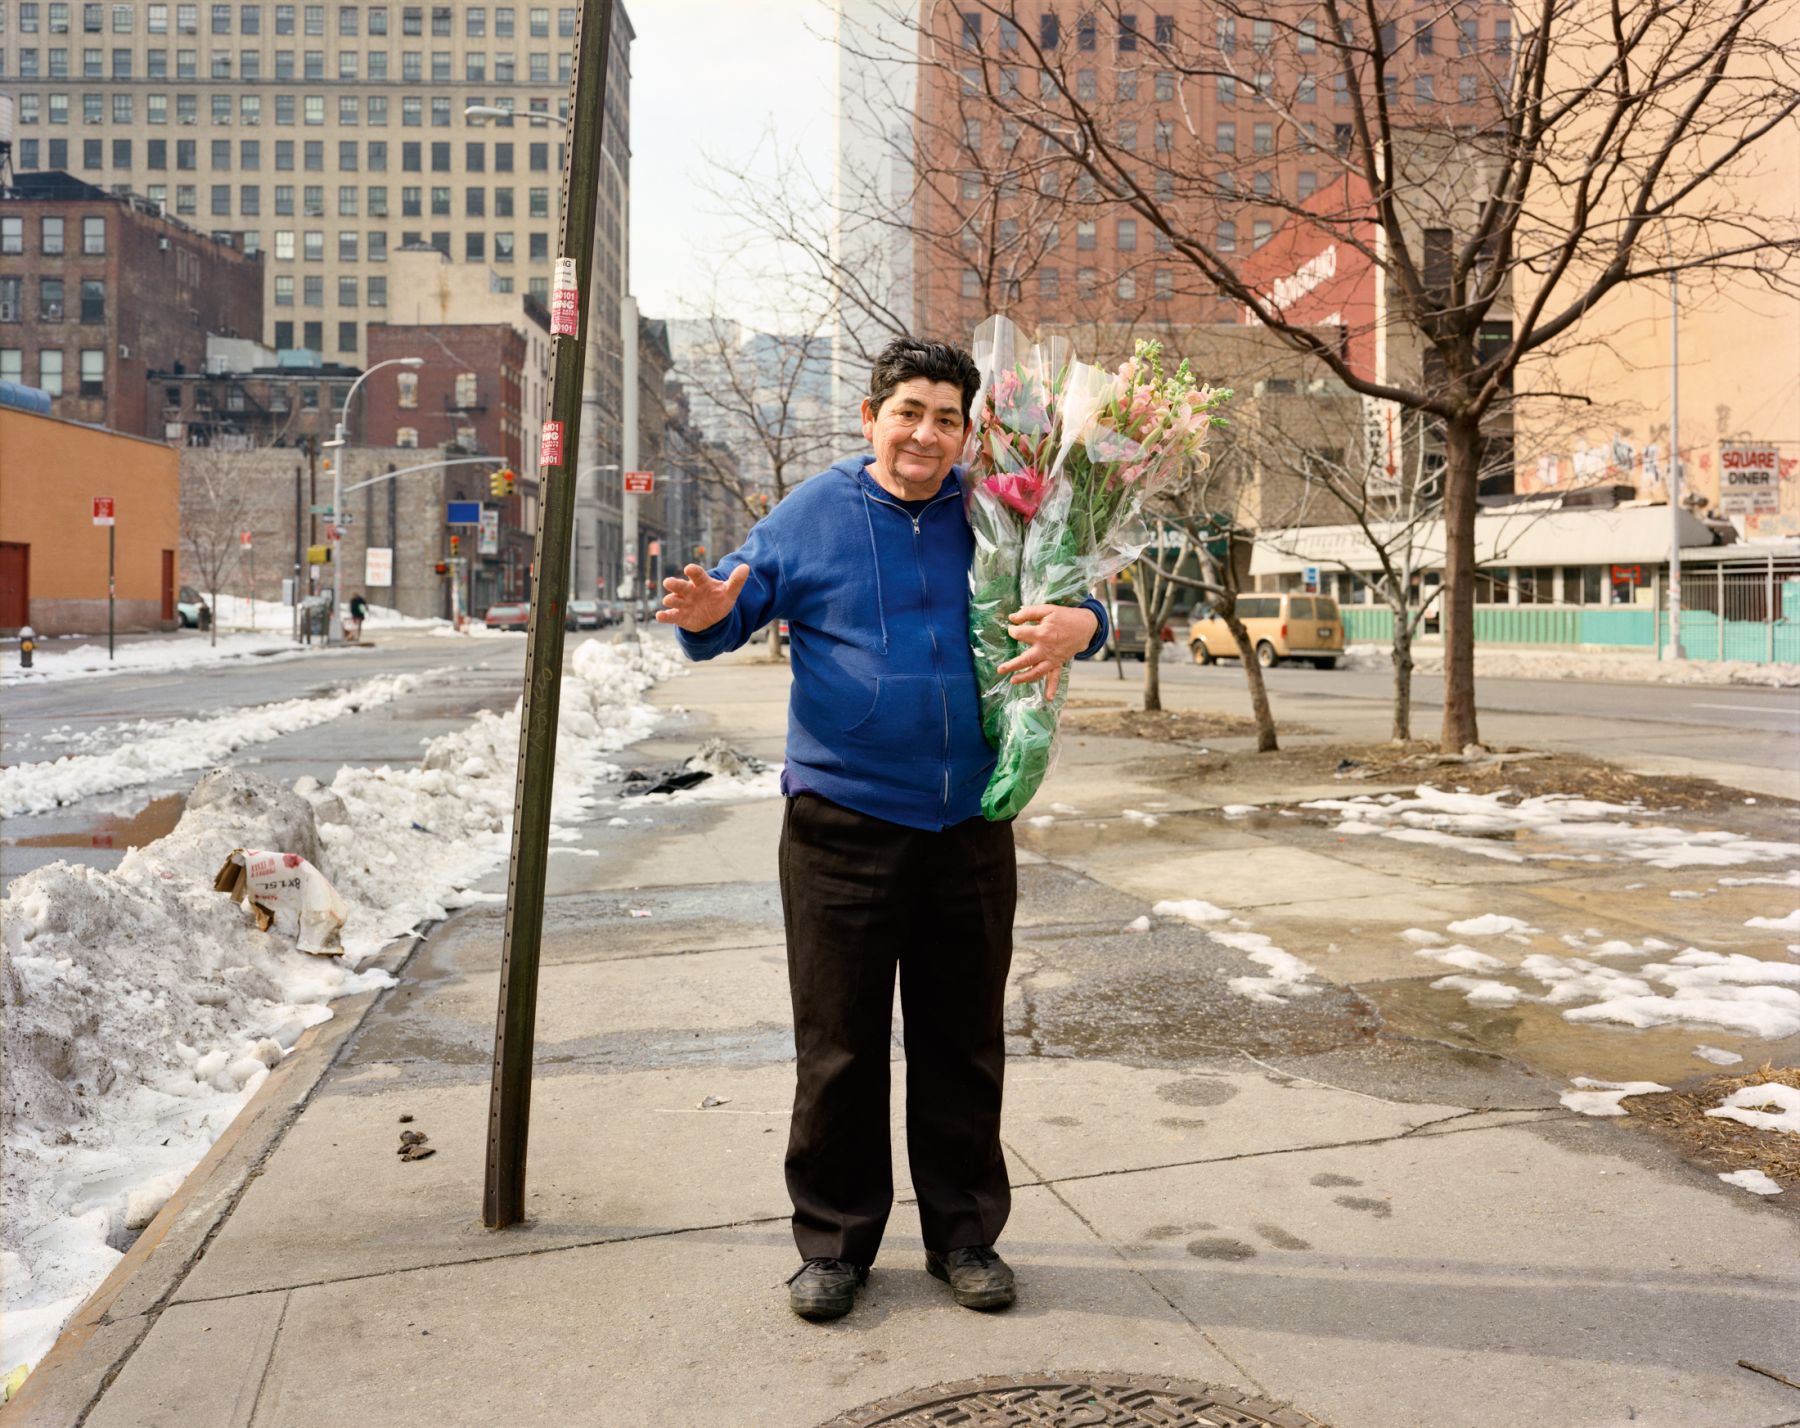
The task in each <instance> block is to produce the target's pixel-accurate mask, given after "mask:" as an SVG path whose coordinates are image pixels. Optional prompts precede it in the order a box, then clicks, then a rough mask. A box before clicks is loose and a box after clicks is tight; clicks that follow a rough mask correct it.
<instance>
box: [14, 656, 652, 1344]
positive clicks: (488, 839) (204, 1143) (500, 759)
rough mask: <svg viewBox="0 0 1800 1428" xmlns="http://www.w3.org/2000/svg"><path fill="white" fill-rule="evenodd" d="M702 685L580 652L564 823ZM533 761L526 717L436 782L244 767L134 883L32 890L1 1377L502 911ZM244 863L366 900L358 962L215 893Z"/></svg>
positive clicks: (564, 737)
mask: <svg viewBox="0 0 1800 1428" xmlns="http://www.w3.org/2000/svg"><path fill="white" fill-rule="evenodd" d="M681 667H682V666H681V662H680V661H679V660H678V659H677V658H676V657H675V655H674V654H673V652H672V651H670V650H668V649H667V648H665V647H664V646H663V645H662V644H661V643H660V642H657V643H652V642H646V643H645V644H644V645H643V646H642V647H641V648H640V647H637V646H632V645H609V644H603V643H601V642H598V641H590V642H586V643H584V644H582V645H581V646H579V647H578V648H577V649H576V650H575V652H574V654H573V656H572V657H571V659H570V661H569V669H568V672H567V674H566V676H565V678H564V681H563V686H562V698H561V710H560V716H559V737H558V748H557V772H558V778H557V780H556V791H555V801H554V804H553V817H555V818H556V819H558V820H560V821H564V822H566V821H569V820H572V819H573V818H575V817H576V816H578V815H579V814H581V813H583V812H584V811H585V810H586V809H588V807H589V806H590V804H591V803H592V801H593V795H592V793H591V789H592V788H593V786H594V785H595V783H597V782H598V781H599V780H601V779H602V778H612V777H616V776H617V774H618V772H619V770H618V769H617V768H616V766H614V765H613V764H611V763H610V762H608V760H607V758H606V755H607V754H609V753H611V752H613V751H615V750H617V749H620V748H623V747H624V746H625V745H627V744H629V743H630V742H632V741H633V740H635V739H638V738H641V737H643V736H644V735H645V734H647V733H648V732H650V730H651V729H652V727H653V726H654V724H655V722H656V719H657V711H655V710H654V709H652V708H651V707H650V706H649V705H648V704H647V703H646V702H645V701H644V700H643V698H642V694H643V692H644V691H645V690H646V689H648V688H649V687H650V686H651V685H652V684H654V683H655V682H656V681H657V680H659V679H662V678H666V677H668V676H671V675H673V674H675V673H677V672H678V671H680V669H681ZM518 743H519V710H518V707H517V706H516V705H515V707H514V708H513V709H512V710H511V711H509V712H508V713H506V714H493V713H484V714H482V715H479V716H478V717H477V718H476V719H475V720H474V721H473V722H472V723H471V724H469V725H468V726H466V727H464V728H463V729H460V730H457V731H455V732H453V733H450V734H447V735H444V736H442V737H440V738H438V739H435V740H433V741H432V742H431V743H430V744H429V745H428V746H427V747H426V750H425V754H424V758H423V761H422V763H421V764H420V765H419V766H417V767H409V768H401V769H395V768H389V767H382V768H375V769H367V768H345V769H341V770H340V771H339V772H338V774H337V776H336V777H335V778H334V779H333V781H332V783H331V784H330V786H329V787H321V786H320V785H319V784H318V783H317V781H316V780H312V779H302V780H300V782H299V783H298V784H297V785H296V787H295V789H294V790H293V791H291V792H290V791H287V790H280V789H277V788H275V787H274V786H273V785H269V784H267V782H266V781H261V780H256V779H255V777H254V776H246V775H241V774H235V773H232V772H230V771H220V773H218V774H216V775H209V777H208V779H205V780H202V784H201V786H200V787H197V788H196V790H195V795H194V796H193V797H192V798H190V800H189V805H188V809H187V811H186V813H184V815H183V817H182V820H181V822H180V823H178V824H177V825H176V827H175V829H174V831H172V832H171V833H170V834H168V835H167V836H166V837H164V838H160V839H158V840H156V841H155V842H153V843H151V844H148V845H146V846H145V847H142V848H136V849H132V850H131V851H130V852H128V853H127V854H126V855H125V857H124V859H123V860H122V861H121V862H120V864H119V866H118V867H117V868H115V869H113V870H111V871H109V872H101V871H98V870H95V869H93V868H88V867H82V866H77V865H73V864H69V863H52V864H49V865H48V866H45V867H41V868H37V869H34V870H33V871H32V872H30V873H27V874H25V875H24V876H23V877H21V878H18V879H17V880H15V881H14V882H13V883H12V885H11V887H10V889H9V891H8V894H7V897H6V899H5V901H4V904H0V934H3V936H4V947H5V953H6V965H5V968H4V982H3V984H0V990H3V992H4V1001H5V1016H4V1026H3V1028H0V1031H3V1035H4V1050H5V1059H6V1063H7V1066H8V1076H7V1080H6V1085H5V1089H4V1096H5V1101H4V1106H3V1109H4V1113H5V1121H6V1125H7V1141H6V1146H5V1150H6V1158H5V1164H4V1199H5V1203H6V1207H7V1210H6V1215H5V1220H4V1225H3V1226H0V1280H3V1281H4V1319H3V1320H0V1363H4V1364H5V1365H8V1366H10V1365H14V1364H20V1363H25V1364H30V1363H35V1362H36V1360H37V1359H38V1358H40V1357H41V1356H42V1355H43V1354H44V1353H45V1352H46V1351H47V1350H48V1349H49V1347H50V1345H51V1343H52V1342H54V1340H55V1337H56V1335H57V1333H58V1332H59V1331H60V1329H61V1327H62V1325H63V1324H64V1323H65V1322H66V1321H67V1319H68V1316H69V1315H70V1314H71V1313H73V1312H74V1310H75V1309H76V1308H77V1307H78V1306H79V1305H80V1304H81V1302H82V1301H83V1300H84V1299H85V1298H86V1296H87V1295H88V1294H90V1293H91V1292H92V1291H93V1289H94V1288H95V1286H96V1285H98V1283H99V1282H100V1281H101V1280H102V1279H103V1278H104V1277H105V1276H106V1275H107V1274H108V1273H109V1272H110V1271H111V1270H112V1268H113V1267H114V1265H116V1264H117V1263H118V1260H119V1258H120V1256H121V1254H122V1253H123V1251H124V1249H125V1248H126V1247H127V1246H128V1245H129V1244H130V1242H131V1240H132V1238H133V1237H134V1235H135V1233H136V1231H137V1230H139V1229H141V1228H142V1227H143V1226H144V1225H145V1224H147V1223H148V1222H149V1220H150V1219H151V1218H152V1217H153V1216H154V1215H155V1213H156V1212H157V1210H158V1209H159V1208H160V1207H161V1206H162V1204H163V1203H164V1201H165V1200H166V1199H167V1198H168V1196H169V1195H170V1194H171V1193H172V1192H173V1191H174V1189H175V1188H176V1187H177V1186H179V1184H180V1183H181V1181H182V1180H183V1178H184V1177H185V1176H186V1175H187V1174H188V1173H189V1172H190V1171H191V1170H192V1169H193V1167H194V1165H195V1164H196V1163H197V1162H198V1161H199V1160H200V1158H201V1156H202V1155H204V1154H205V1152H206V1150H207V1148H208V1147H209V1146H210V1145H211V1144H212V1143H213V1142H214V1141H215V1140H216V1139H217V1138H218V1136H219V1135H220V1134H221V1132H223V1130H224V1129H225V1127H226V1126H227V1125H228V1124H229V1123H230V1121H231V1119H232V1117H233V1116H235V1115H236V1114H237V1112H238V1111H239V1110H240V1109H241V1108H242V1106H243V1105H244V1103H245V1101H246V1100H247V1099H248V1098H249V1097H250V1096H252V1095H253V1094H254V1093H255V1091H256V1089H257V1087H259V1086H260V1085H261V1084H262V1081H263V1078H264V1077H266V1075H267V1074H268V1068H269V1067H270V1066H272V1065H274V1064H276V1063H277V1062H278V1061H279V1060H280V1058H281V1057H282V1055H283V1054H284V1053H285V1052H286V1051H287V1050H289V1049H291V1048H292V1046H293V1045H294V1043H295V1041H296V1040H297V1039H298V1038H299V1036H300V1034H301V1033H302V1032H303V1031H304V1030H305V1029H306V1028H307V1027H309V1026H313V1025H315V1024H317V1023H319V1022H321V1021H325V1020H327V1019H329V1017H330V1016H331V1011H330V1008H329V1005H328V1004H329V1003H330V1002H331V1001H332V1000H333V999H334V998H337V997H341V996H346V995H350V994H353V993H357V992H366V991H371V990H374V989H376V988H380V987H384V986H389V985H392V982H393V979H392V978H391V977H390V976H389V975H388V974H387V973H386V972H384V971H381V970H379V969H370V970H367V971H358V970H356V968H357V966H358V965H359V964H360V963H361V962H363V961H364V960H365V959H366V958H367V957H368V956H369V955H371V954H373V953H374V952H376V951H378V950H379V949H380V948H382V947H383V946H384V945H386V944H387V943H388V942H390V941H391V940H392V939H394V938H396V937H399V936H402V935H404V934H406V933H408V932H410V931H412V930H413V929H415V928H416V927H417V926H418V925H419V924H420V923H422V922H424V921H427V920H430V919H435V918H441V917H442V916H444V914H445V912H446V911H447V910H448V909H449V908H451V907H455V906H469V905H472V904H475V903H478V902H492V901H499V900H500V899H499V897H498V895H485V896H484V895H482V894H480V893H477V892H475V891H473V890H471V888H470V886H469V885H470V884H472V883H473V882H474V881H476V880H477V879H478V878H480V877H481V876H482V875H483V874H485V873H487V872H489V871H491V870H492V869H493V868H494V867H496V866H497V865H498V864H499V863H500V862H501V861H502V860H503V859H504V858H505V856H506V854H507V850H508V845H509V841H510V831H511V814H512V799H513V782H514V774H515V766H516V760H517V755H518ZM209 788H211V789H215V790H217V796H211V797H203V796H202V792H203V790H207V789H209ZM309 805H310V807H309ZM315 827H316V832H315V831H314V829H315ZM235 847H265V848H279V849H283V850H284V851H297V852H300V853H301V854H302V855H303V856H307V857H309V858H311V859H312V860H313V861H314V862H315V863H316V864H317V865H318V866H319V867H320V870H321V871H322V872H324V873H325V874H326V876H327V877H329V878H330V879H331V881H332V883H333V885H334V887H335V888H336V889H337V891H338V893H339V894H340V896H341V897H342V898H343V899H344V900H345V902H346V903H348V904H349V907H350V912H349V916H348V918H347V920H346V922H345V924H344V928H343V944H344V955H343V956H341V957H314V956H308V955H306V954H304V953H301V952H297V951H295V950H294V949H293V948H292V947H291V945H289V944H288V943H286V942H285V941H283V940H281V939H278V938H276V937H273V936H270V935H267V934H263V933H259V932H257V931H255V929H254V927H253V925H252V924H251V922H250V921H249V918H248V915H247V913H246V911H245V910H244V909H243V908H242V907H241V906H239V905H238V904H236V903H234V902H232V901H231V900H230V899H229V898H227V897H225V896H224V895H222V894H219V893H216V892H214V891H213V886H212V884H213V876H214V874H215V873H216V872H217V870H218V868H219V865H220V863H221V862H222V861H223V860H224V857H225V855H226V854H227V853H229V852H230V851H231V850H232V849H233V848H235Z"/></svg>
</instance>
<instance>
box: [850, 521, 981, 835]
mask: <svg viewBox="0 0 1800 1428" xmlns="http://www.w3.org/2000/svg"><path fill="white" fill-rule="evenodd" d="M864 494H867V493H866V492H865V493H864ZM957 494H959V493H958V492H955V491H950V492H946V493H945V494H944V495H942V496H939V497H937V498H936V499H934V500H933V501H932V502H931V503H930V505H927V506H926V507H925V509H924V510H922V511H920V512H919V513H918V515H914V514H913V513H912V512H911V511H909V510H907V509H906V507H905V506H902V505H899V504H897V503H896V502H893V501H888V500H884V499H883V498H882V497H880V496H870V497H869V499H870V500H872V501H874V502H875V503H876V504H877V505H881V506H891V507H892V508H893V509H894V510H896V511H898V512H900V514H901V515H903V516H905V517H906V518H907V519H908V520H909V521H911V522H912V528H913V565H914V566H915V567H916V568H917V570H918V572H919V604H920V607H921V608H922V609H924V610H925V611H926V618H925V633H926V634H927V635H929V636H930V637H931V664H932V668H933V669H935V670H936V671H937V687H938V703H939V705H940V706H941V707H942V709H943V714H944V750H943V755H942V757H941V759H940V761H939V762H940V765H941V767H942V771H943V784H942V791H941V793H940V794H939V796H938V822H939V823H940V824H941V823H942V822H943V821H944V819H945V817H946V816H947V815H948V814H949V812H950V694H949V691H948V690H946V689H945V688H944V659H943V651H942V650H940V649H939V648H938V637H937V626H936V625H935V624H934V623H933V622H932V620H931V616H930V609H931V587H930V586H929V585H928V584H927V583H926V580H925V556H924V554H923V552H922V551H921V549H920V545H919V542H920V540H921V539H922V533H921V532H920V530H919V521H920V519H921V517H923V516H924V515H925V513H926V512H927V511H929V510H930V509H931V508H932V506H936V505H938V504H940V503H941V502H944V501H948V500H950V499H952V498H953V497H955V496H956V495H957Z"/></svg>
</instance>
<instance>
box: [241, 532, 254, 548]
mask: <svg viewBox="0 0 1800 1428" xmlns="http://www.w3.org/2000/svg"><path fill="white" fill-rule="evenodd" d="M238 544H239V545H240V546H242V547H243V548H244V549H245V550H249V549H250V546H251V544H252V542H251V540H250V532H249V531H240V532H239V533H238Z"/></svg>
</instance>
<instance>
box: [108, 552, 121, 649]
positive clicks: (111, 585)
mask: <svg viewBox="0 0 1800 1428" xmlns="http://www.w3.org/2000/svg"><path fill="white" fill-rule="evenodd" d="M118 530H119V527H118V526H117V525H116V524H115V523H114V522H113V521H108V522H107V523H106V657H107V658H108V659H111V658H112V657H113V600H114V597H115V596H116V595H117V594H118V592H119V580H118V565H117V564H116V562H115V561H114V559H113V552H114V550H115V549H116V545H117V540H118Z"/></svg>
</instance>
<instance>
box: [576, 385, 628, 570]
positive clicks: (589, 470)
mask: <svg viewBox="0 0 1800 1428" xmlns="http://www.w3.org/2000/svg"><path fill="white" fill-rule="evenodd" d="M584 400H585V399H584ZM617 470H619V463H618V462H616V461H604V462H601V463H600V464H598V465H593V466H583V467H582V468H581V469H580V470H579V471H577V472H576V473H575V504H576V510H577V513H579V511H580V508H581V478H582V477H583V476H589V475H598V474H599V473H600V472H602V471H617ZM593 504H594V505H595V506H596V507H597V506H598V505H599V504H600V503H599V501H597V500H596V501H595V502H594V503H593ZM588 534H589V537H590V539H592V541H593V546H594V548H593V552H592V556H593V565H592V567H591V569H589V570H585V571H584V570H582V569H581V563H580V561H579V559H577V561H576V575H577V576H578V577H580V578H579V579H578V581H577V583H578V584H580V585H581V587H582V590H583V592H584V593H587V592H588V590H589V586H590V585H591V586H592V589H593V590H605V589H606V588H607V585H606V580H605V578H604V577H603V576H602V575H601V573H600V533H599V530H598V528H597V527H596V528H595V529H593V530H590V531H589V533H588ZM575 546H576V549H575V553H576V555H577V557H579V556H580V554H581V528H580V527H579V526H577V527H576V529H575Z"/></svg>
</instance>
